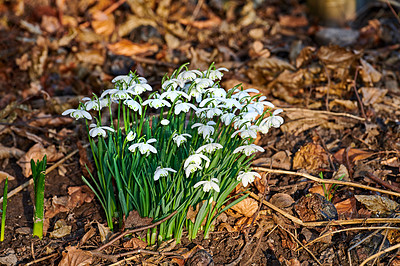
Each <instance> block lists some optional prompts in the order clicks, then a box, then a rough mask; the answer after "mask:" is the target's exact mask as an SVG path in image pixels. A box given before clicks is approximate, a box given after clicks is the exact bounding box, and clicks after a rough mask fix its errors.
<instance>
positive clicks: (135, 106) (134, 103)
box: [124, 99, 142, 115]
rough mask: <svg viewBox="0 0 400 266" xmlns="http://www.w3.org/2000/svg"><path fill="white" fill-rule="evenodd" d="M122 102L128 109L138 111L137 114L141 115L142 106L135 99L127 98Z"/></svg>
mask: <svg viewBox="0 0 400 266" xmlns="http://www.w3.org/2000/svg"><path fill="white" fill-rule="evenodd" d="M124 104H125V105H126V106H128V107H129V108H130V109H132V110H133V111H135V112H138V113H139V115H142V106H141V105H140V103H138V102H137V101H135V100H133V99H127V100H125V101H124Z"/></svg>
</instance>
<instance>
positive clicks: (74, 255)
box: [58, 246, 93, 266]
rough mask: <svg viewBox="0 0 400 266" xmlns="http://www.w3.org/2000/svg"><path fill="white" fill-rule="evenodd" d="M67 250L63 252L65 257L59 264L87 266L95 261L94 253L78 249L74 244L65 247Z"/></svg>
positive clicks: (63, 265)
mask: <svg viewBox="0 0 400 266" xmlns="http://www.w3.org/2000/svg"><path fill="white" fill-rule="evenodd" d="M65 249H66V251H67V252H65V251H64V252H63V254H62V255H63V258H62V260H61V261H60V263H59V264H58V266H87V265H91V264H92V263H93V255H92V253H91V252H90V251H84V250H81V249H77V248H76V247H74V246H68V247H66V248H65Z"/></svg>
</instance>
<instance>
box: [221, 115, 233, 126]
mask: <svg viewBox="0 0 400 266" xmlns="http://www.w3.org/2000/svg"><path fill="white" fill-rule="evenodd" d="M235 117H236V115H235V114H233V113H225V114H223V115H221V121H222V122H223V123H224V124H225V126H229V125H230V124H231V123H232V121H233V119H234V118H235Z"/></svg>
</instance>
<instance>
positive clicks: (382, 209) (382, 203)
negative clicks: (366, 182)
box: [354, 195, 399, 214]
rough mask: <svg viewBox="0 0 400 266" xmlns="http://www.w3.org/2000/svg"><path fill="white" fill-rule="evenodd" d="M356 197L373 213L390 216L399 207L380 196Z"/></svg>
mask: <svg viewBox="0 0 400 266" xmlns="http://www.w3.org/2000/svg"><path fill="white" fill-rule="evenodd" d="M354 197H355V198H356V199H357V200H358V201H359V202H361V203H362V204H364V205H365V206H366V207H367V208H368V210H370V211H371V212H373V213H378V214H390V213H393V212H394V211H395V210H396V209H397V208H398V207H399V204H398V203H397V202H395V201H393V200H391V199H388V198H386V197H382V196H378V195H355V196H354Z"/></svg>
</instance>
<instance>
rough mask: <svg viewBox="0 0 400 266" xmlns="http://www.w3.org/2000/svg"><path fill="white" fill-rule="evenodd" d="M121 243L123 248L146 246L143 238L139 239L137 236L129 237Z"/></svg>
mask: <svg viewBox="0 0 400 266" xmlns="http://www.w3.org/2000/svg"><path fill="white" fill-rule="evenodd" d="M122 245H123V246H124V248H132V249H135V248H141V249H142V248H145V247H147V243H146V242H144V241H143V240H140V239H139V238H137V237H134V238H131V239H129V240H128V241H126V242H124V243H123V244H122Z"/></svg>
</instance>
